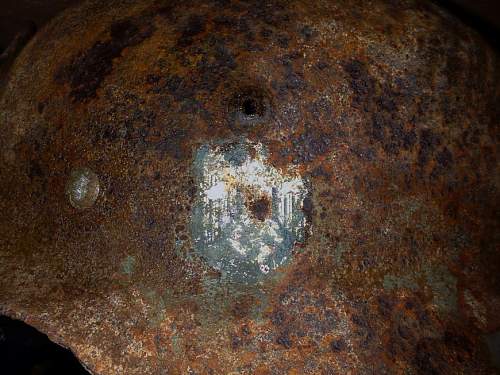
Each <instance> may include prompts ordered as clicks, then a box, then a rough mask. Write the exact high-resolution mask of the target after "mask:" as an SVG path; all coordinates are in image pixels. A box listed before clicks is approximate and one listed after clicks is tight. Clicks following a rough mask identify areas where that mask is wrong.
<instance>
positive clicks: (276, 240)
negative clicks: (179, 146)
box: [191, 140, 308, 282]
mask: <svg viewBox="0 0 500 375" xmlns="http://www.w3.org/2000/svg"><path fill="white" fill-rule="evenodd" d="M267 157H268V154H267V150H266V148H265V147H264V146H263V145H261V144H253V143H250V142H248V141H246V140H245V141H240V142H234V143H221V144H206V145H203V146H201V147H200V148H199V149H198V151H197V153H196V156H195V160H194V172H195V177H196V185H197V190H198V192H197V196H196V203H195V205H194V208H193V215H192V225H191V231H192V237H193V240H194V247H195V251H196V252H197V253H198V255H200V256H201V257H202V258H203V259H205V260H206V261H207V263H208V264H209V265H210V266H212V267H214V268H215V269H217V270H219V271H220V272H221V273H222V276H223V277H224V278H227V279H230V280H233V281H238V282H254V281H257V280H259V279H261V278H262V277H263V276H265V275H267V274H269V273H271V272H272V271H274V270H276V269H277V268H278V267H280V266H281V265H283V264H286V263H287V262H289V261H290V258H291V256H292V250H293V248H294V245H295V244H296V243H299V242H302V241H303V240H304V237H305V230H306V217H305V215H304V212H303V210H302V208H303V202H304V199H305V198H306V197H307V196H308V189H307V183H306V181H304V180H303V179H302V177H301V176H300V175H299V174H298V173H297V171H296V170H294V169H293V168H289V169H288V170H286V171H281V170H278V169H276V168H274V167H273V166H272V165H270V164H269V163H268V161H267Z"/></svg>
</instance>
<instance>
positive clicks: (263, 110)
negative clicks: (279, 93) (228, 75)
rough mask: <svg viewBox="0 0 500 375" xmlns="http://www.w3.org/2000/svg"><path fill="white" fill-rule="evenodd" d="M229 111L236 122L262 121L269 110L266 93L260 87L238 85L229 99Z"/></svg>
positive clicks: (248, 123) (242, 123)
mask: <svg viewBox="0 0 500 375" xmlns="http://www.w3.org/2000/svg"><path fill="white" fill-rule="evenodd" d="M229 105H230V108H229V111H230V113H231V115H232V116H234V119H235V120H236V123H237V124H241V125H256V124H258V123H261V122H263V121H264V120H265V119H266V118H267V117H268V115H269V112H270V101H269V96H268V95H267V93H266V92H265V91H264V90H263V89H261V88H260V87H255V86H246V87H240V89H239V90H238V91H237V92H236V93H235V95H234V96H233V97H232V98H231V100H230V103H229Z"/></svg>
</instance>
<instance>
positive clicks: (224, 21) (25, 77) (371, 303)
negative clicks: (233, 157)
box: [0, 0, 500, 375]
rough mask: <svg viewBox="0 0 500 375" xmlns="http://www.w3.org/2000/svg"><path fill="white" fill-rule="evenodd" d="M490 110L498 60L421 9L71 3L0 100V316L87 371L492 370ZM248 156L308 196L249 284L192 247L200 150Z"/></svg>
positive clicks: (461, 30)
mask: <svg viewBox="0 0 500 375" xmlns="http://www.w3.org/2000/svg"><path fill="white" fill-rule="evenodd" d="M34 83H36V84H34ZM499 102H500V66H499V57H498V55H497V54H496V53H495V52H494V51H492V50H491V49H490V48H489V47H488V45H487V44H485V43H484V42H483V41H482V40H481V39H480V38H479V37H478V36H477V35H476V34H475V33H474V32H473V31H471V30H469V29H467V28H466V27H464V26H463V25H461V24H460V23H458V21H457V20H455V19H454V18H452V17H450V16H449V15H447V14H445V13H443V12H442V11H441V10H439V9H438V8H436V7H435V6H433V5H431V4H428V3H427V2H425V1H401V2H397V1H396V2H395V1H385V0H377V1H374V2H370V4H369V5H368V4H364V3H363V2H358V1H351V0H339V1H321V0H317V1H303V0H296V1H280V0H271V1H266V2H258V1H252V0H248V1H246V0H240V1H225V0H214V1H187V2H169V1H144V2H133V1H128V0H117V1H114V2H112V4H111V5H109V4H108V5H106V4H104V2H100V1H97V0H96V1H89V2H87V3H85V4H84V5H82V6H80V7H77V8H74V9H71V10H69V11H67V12H65V13H64V14H62V15H61V16H60V17H58V18H57V19H56V20H54V21H53V22H52V23H50V24H49V25H47V26H46V27H45V28H44V29H42V30H41V31H40V32H39V33H38V34H37V35H36V36H35V37H34V41H33V42H32V43H30V44H29V45H28V47H27V48H26V49H25V50H24V51H23V52H22V54H21V55H20V56H19V58H18V59H17V61H16V62H15V64H14V65H13V68H12V71H11V75H10V80H9V82H8V84H7V86H6V87H5V90H4V91H3V96H2V99H1V101H0V146H1V147H0V161H1V168H0V212H2V215H1V216H0V311H1V312H2V313H5V314H8V315H10V316H13V317H17V318H20V319H23V320H25V321H27V322H28V323H29V324H32V325H34V326H35V327H37V328H39V329H40V330H41V331H43V332H46V333H47V334H48V335H49V336H50V337H51V338H52V339H53V340H55V341H57V342H60V343H61V344H63V345H65V346H68V347H70V348H71V349H72V350H73V351H74V352H75V354H76V355H77V356H78V358H79V359H80V360H81V361H82V362H84V363H85V365H86V366H87V367H88V368H89V369H90V370H91V371H92V372H93V373H95V374H103V375H104V374H117V373H123V374H167V373H168V374H170V373H172V374H177V373H179V374H181V373H192V374H211V373H212V374H220V373H241V374H334V373H342V374H344V373H353V374H365V373H375V374H386V373H387V374H407V373H415V374H471V373H474V374H492V373H494V371H495V369H494V367H493V364H494V363H495V362H494V360H492V358H491V356H492V353H491V348H492V347H494V345H492V344H491V342H492V341H491V340H493V339H492V337H496V336H495V335H497V332H498V330H499V329H500V326H499V321H498V314H499V311H500V295H499V291H500V269H499V265H500V254H499V252H498V248H499V246H498V244H499V243H498V232H499V225H498V217H497V211H498V178H497V176H498V160H497V155H498V134H499V132H498V125H499V124H498V121H499V118H500V112H499V106H498V103H499ZM242 139H246V140H248V141H249V142H251V143H252V144H258V143H259V144H262V145H264V146H265V147H266V149H267V150H269V163H270V165H272V166H273V167H275V168H276V169H277V170H280V171H282V172H283V173H287V172H286V171H287V170H289V169H290V168H295V170H298V171H299V172H300V175H301V177H302V178H303V180H304V181H306V183H307V186H308V189H309V196H308V197H307V198H306V199H305V200H304V201H303V204H302V210H303V212H304V215H305V220H306V222H307V224H308V226H310V231H309V232H308V233H307V235H306V237H305V238H306V240H305V241H304V242H300V243H299V242H298V243H297V244H296V245H295V246H294V248H293V252H292V254H293V259H292V260H291V261H290V262H288V263H287V264H284V265H283V266H281V267H280V268H278V269H277V270H276V272H274V273H272V274H270V276H269V277H268V278H266V279H263V281H261V282H258V283H253V284H244V283H237V282H229V281H227V280H225V279H224V278H223V277H222V275H221V272H219V271H218V270H217V269H215V268H212V267H210V266H209V265H208V264H207V262H205V260H204V259H203V258H202V257H200V256H198V254H197V253H196V252H194V251H193V243H194V241H195V239H193V238H192V235H191V230H190V222H191V221H190V218H191V215H193V212H192V209H193V204H194V202H195V200H196V197H197V194H198V189H199V186H197V185H196V184H197V183H196V176H195V175H194V168H193V160H194V155H195V152H196V150H199V148H200V147H201V146H202V145H204V144H209V143H210V144H212V143H217V142H219V144H225V143H227V144H231V142H239V141H240V140H242ZM80 168H89V169H91V170H92V171H94V172H95V173H96V175H97V176H98V178H99V184H100V185H99V186H100V192H101V193H100V194H101V195H100V196H99V198H98V199H97V200H96V201H95V202H94V204H93V205H92V207H90V208H88V209H86V210H76V209H75V208H74V207H72V206H71V205H70V204H69V202H68V199H67V197H66V195H65V186H66V183H67V180H68V178H69V176H70V175H71V171H72V170H75V169H80ZM253 198H254V199H256V200H255V201H253V203H252V202H250V201H249V206H250V209H251V211H253V212H254V214H255V217H256V218H257V219H258V220H257V221H259V222H264V220H265V219H266V218H268V217H269V215H270V212H271V211H270V209H271V210H272V207H270V204H271V203H270V202H269V201H267V202H263V201H262V202H261V201H260V199H261V198H260V197H258V196H257V197H253ZM493 354H494V353H493ZM497 354H498V353H497ZM497 363H498V362H497Z"/></svg>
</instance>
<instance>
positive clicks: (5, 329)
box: [0, 315, 90, 375]
mask: <svg viewBox="0 0 500 375" xmlns="http://www.w3.org/2000/svg"><path fill="white" fill-rule="evenodd" d="M0 364H1V370H0V372H1V373H2V374H17V375H33V374H36V375H63V374H64V375H68V374H71V375H90V373H89V372H88V371H87V370H85V368H84V367H83V366H82V365H81V364H80V362H78V359H76V357H75V356H74V355H73V353H72V352H71V351H70V350H68V349H65V348H63V347H62V346H59V345H57V344H55V343H54V342H52V341H50V340H49V338H48V337H47V336H46V335H44V334H43V333H41V332H39V331H37V330H36V329H35V328H33V327H31V326H29V325H27V324H26V323H23V322H21V321H19V320H14V319H10V318H8V317H6V316H1V315H0Z"/></svg>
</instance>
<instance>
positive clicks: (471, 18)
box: [431, 0, 500, 50]
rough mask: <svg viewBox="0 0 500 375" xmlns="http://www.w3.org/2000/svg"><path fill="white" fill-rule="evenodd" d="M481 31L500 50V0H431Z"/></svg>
mask: <svg viewBox="0 0 500 375" xmlns="http://www.w3.org/2000/svg"><path fill="white" fill-rule="evenodd" d="M431 1H432V2H433V3H435V4H437V5H438V6H440V7H441V8H444V9H446V10H447V11H448V12H449V13H451V14H453V15H454V16H455V17H457V18H458V19H460V21H462V22H463V23H464V24H466V25H467V26H469V27H471V28H472V29H474V30H476V31H477V32H479V33H480V34H481V35H482V36H483V38H485V39H486V40H487V41H488V43H489V44H491V46H493V47H494V48H495V49H497V50H500V1H498V0H489V1H479V2H477V3H475V1H474V0H467V1H466V0H431Z"/></svg>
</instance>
